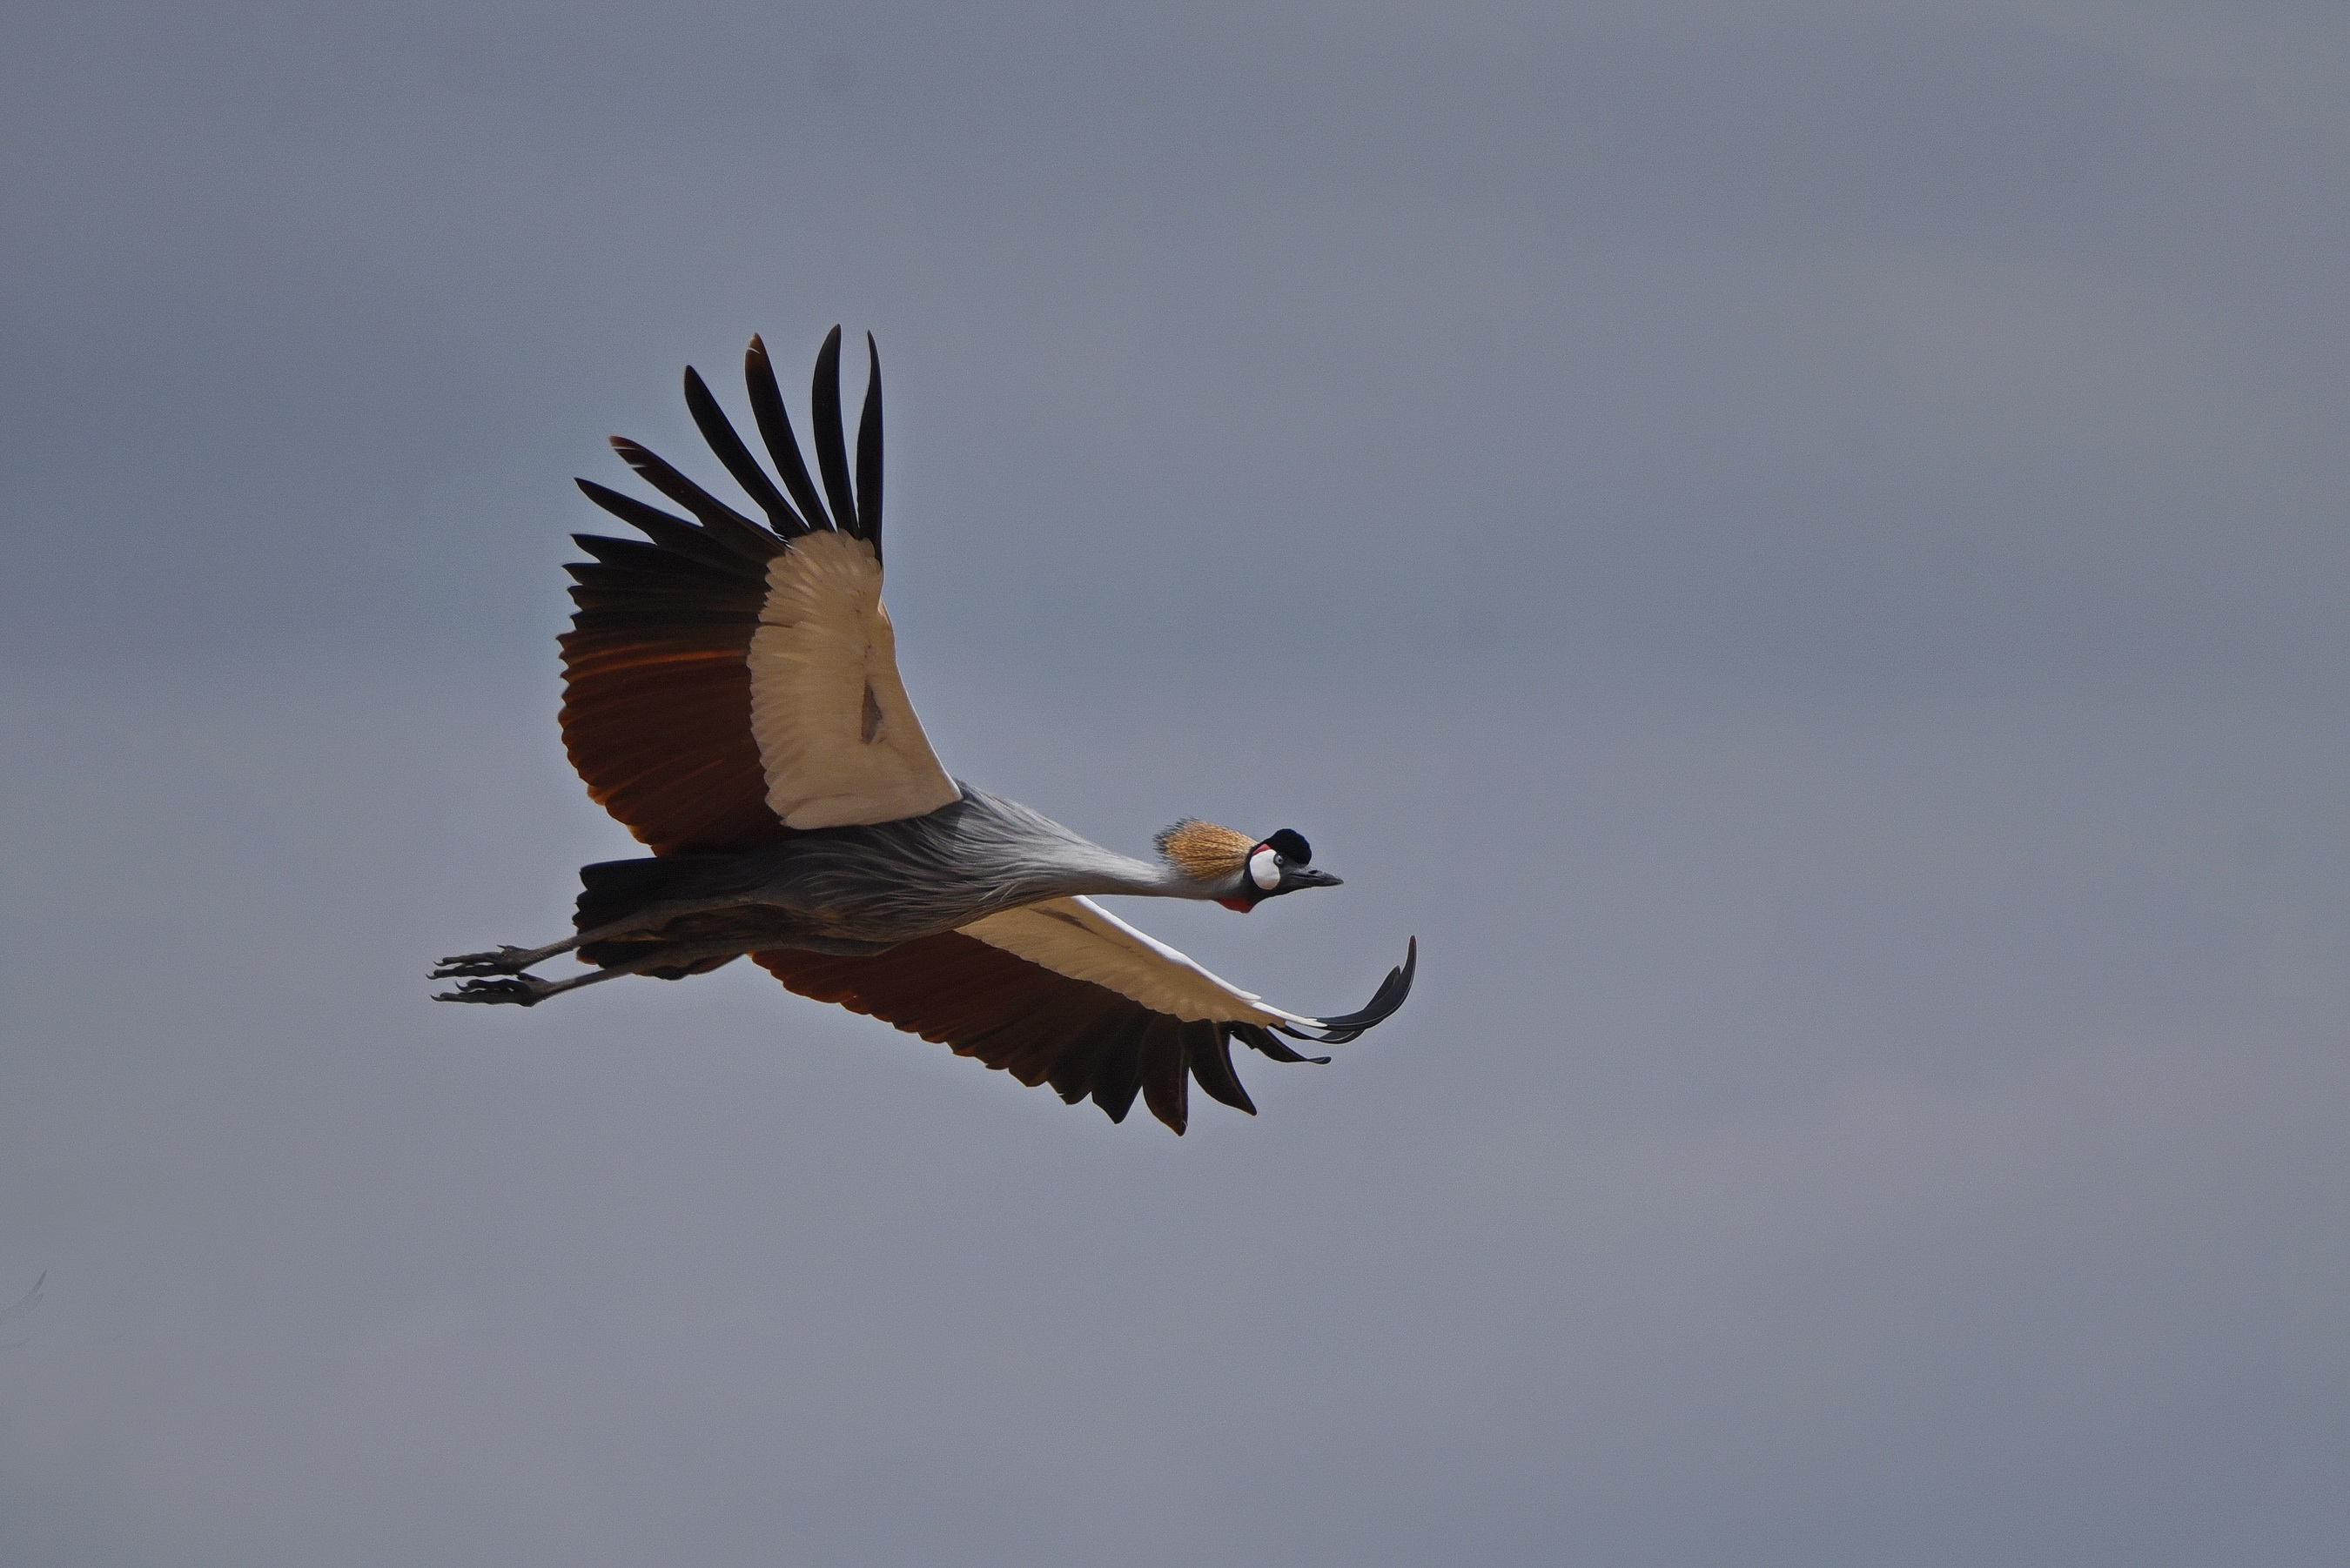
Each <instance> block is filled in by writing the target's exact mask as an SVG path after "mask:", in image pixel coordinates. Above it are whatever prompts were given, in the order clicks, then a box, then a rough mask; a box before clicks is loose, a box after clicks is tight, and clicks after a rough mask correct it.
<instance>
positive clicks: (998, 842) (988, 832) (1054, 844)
mask: <svg viewBox="0 0 2350 1568" xmlns="http://www.w3.org/2000/svg"><path fill="white" fill-rule="evenodd" d="M962 790H963V801H962V807H963V809H962V812H961V813H960V814H957V815H959V818H960V820H959V822H958V838H959V839H960V841H961V843H962V846H963V848H964V849H965V850H966V851H967V852H971V853H970V861H971V862H972V863H975V864H985V863H988V862H993V864H994V865H996V866H997V867H1001V875H1002V877H1003V886H1004V890H1005V891H1006V892H1010V891H1011V890H1012V888H1013V887H1014V886H1016V887H1017V888H1018V890H1019V894H1020V896H1019V897H1018V898H1017V899H1016V900H1015V901H1017V902H1021V903H1025V902H1028V901H1030V900H1033V899H1035V898H1068V897H1070V896H1072V895H1079V894H1092V893H1124V894H1130V895H1133V896H1136V897H1139V898H1222V897H1224V896H1226V895H1227V894H1229V893H1231V892H1232V888H1229V887H1224V886H1220V885H1218V884H1216V883H1212V882H1201V881H1198V880H1196V879H1195V878H1192V877H1186V876H1185V875H1183V873H1182V872H1180V871H1179V870H1177V869H1176V868H1175V867H1172V866H1170V865H1167V864H1166V863H1164V862H1157V863H1154V862H1151V861H1148V860H1137V859H1135V858H1133V857H1131V856H1126V855H1120V854H1118V852H1117V851H1116V850H1114V849H1105V848H1103V847H1102V846H1100V845H1098V844H1096V843H1094V842H1093V841H1092V840H1091V839H1088V838H1086V837H1084V836H1081V835H1079V834H1077V833H1074V832H1072V831H1071V830H1070V829H1068V828H1066V827H1064V826H1061V825H1060V824H1059V823H1057V822H1055V821H1054V820H1053V819H1052V818H1051V817H1048V816H1046V815H1044V814H1043V813H1041V812H1037V811H1034V810H1031V809H1030V808H1029V807H1027V806H1024V805H1020V804H1019V803H1018V802H1016V801H1009V800H1005V799H1004V798H1003V796H1001V795H992V794H987V793H985V792H984V791H982V790H976V789H973V788H972V786H971V785H969V784H964V785H963V786H962ZM950 809H951V808H950ZM940 815H946V814H945V813H941V814H940Z"/></svg>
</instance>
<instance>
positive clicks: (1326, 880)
mask: <svg viewBox="0 0 2350 1568" xmlns="http://www.w3.org/2000/svg"><path fill="white" fill-rule="evenodd" d="M1282 880H1283V881H1284V882H1285V883H1287V884H1288V887H1285V888H1282V891H1283V892H1284V893H1286V892H1288V891H1289V890H1290V888H1340V887H1344V886H1345V885H1346V884H1344V883H1343V882H1341V881H1339V880H1338V878H1337V877H1333V876H1331V875H1330V873H1328V872H1327V871H1316V870H1315V869H1314V868H1313V867H1310V866H1293V867H1290V868H1289V869H1288V870H1287V871H1286V872H1284V874H1283V876H1282Z"/></svg>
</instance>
